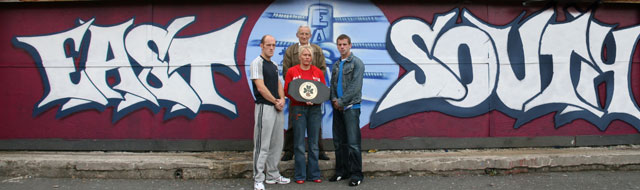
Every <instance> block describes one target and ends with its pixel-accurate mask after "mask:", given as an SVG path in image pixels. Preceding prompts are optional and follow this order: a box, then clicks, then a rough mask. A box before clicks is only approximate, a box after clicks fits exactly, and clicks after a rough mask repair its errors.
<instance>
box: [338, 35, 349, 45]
mask: <svg viewBox="0 0 640 190" xmlns="http://www.w3.org/2000/svg"><path fill="white" fill-rule="evenodd" d="M344 39H347V42H349V44H351V38H349V36H347V35H346V34H340V36H338V39H336V43H338V40H344Z"/></svg>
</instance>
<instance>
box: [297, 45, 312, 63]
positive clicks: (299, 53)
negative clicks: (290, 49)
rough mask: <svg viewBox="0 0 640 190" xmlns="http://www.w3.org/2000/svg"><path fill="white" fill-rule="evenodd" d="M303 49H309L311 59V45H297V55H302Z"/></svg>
mask: <svg viewBox="0 0 640 190" xmlns="http://www.w3.org/2000/svg"><path fill="white" fill-rule="evenodd" d="M305 49H306V50H309V53H311V59H313V48H311V45H309V44H307V45H303V46H300V47H298V55H299V56H302V50H305Z"/></svg>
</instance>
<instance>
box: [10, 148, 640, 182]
mask: <svg viewBox="0 0 640 190" xmlns="http://www.w3.org/2000/svg"><path fill="white" fill-rule="evenodd" d="M328 153H329V154H328V155H329V156H330V157H331V160H329V161H321V162H320V169H321V170H322V172H323V176H325V177H328V176H331V175H333V165H334V162H333V161H334V157H333V154H332V152H328ZM251 158H252V156H251V152H246V151H243V152H233V151H223V152H162V153H157V152H145V153H134V152H33V151H27V152H21V151H0V176H16V177H17V176H32V177H61V178H124V179H170V178H183V179H210V178H249V177H250V176H251V173H252V171H251V168H252V165H251V164H252V161H251ZM363 170H364V172H365V175H367V176H389V175H432V174H436V175H451V174H477V173H483V174H490V175H499V174H508V173H521V172H540V171H577V170H640V145H620V146H611V147H580V148H517V149H460V150H423V151H375V150H369V151H367V152H363ZM280 171H282V172H283V174H284V175H285V176H292V174H293V161H286V162H280Z"/></svg>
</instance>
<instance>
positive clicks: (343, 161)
mask: <svg viewBox="0 0 640 190" xmlns="http://www.w3.org/2000/svg"><path fill="white" fill-rule="evenodd" d="M361 144H362V143H361V137H360V109H359V108H358V109H348V110H345V111H340V110H337V109H333V146H335V149H336V175H339V176H342V177H348V176H351V179H357V180H362V179H363V176H362V153H361V152H360V149H361V146H360V145H361Z"/></svg>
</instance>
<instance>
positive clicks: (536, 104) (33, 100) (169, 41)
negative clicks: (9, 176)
mask: <svg viewBox="0 0 640 190" xmlns="http://www.w3.org/2000/svg"><path fill="white" fill-rule="evenodd" d="M638 8H639V6H638V4H606V3H605V4H566V3H553V4H548V3H544V2H539V3H537V4H524V5H523V3H522V2H500V1H498V2H494V1H487V2H484V1H483V2H473V3H471V2H469V3H447V2H442V3H438V2H432V3H418V2H413V1H410V2H402V1H400V2H393V3H391V2H386V1H385V2H370V1H273V2H252V3H232V2H216V3H204V2H192V3H186V4H185V3H183V4H172V3H169V2H144V3H143V2H134V3H131V2H129V3H127V2H102V1H99V2H57V3H3V6H2V7H1V8H0V10H1V11H0V17H1V18H2V23H0V25H2V28H3V30H2V31H0V49H1V50H2V51H0V58H1V59H0V60H1V62H0V76H1V77H2V80H0V83H1V85H2V87H3V88H5V90H4V91H3V93H2V94H0V101H1V102H2V105H4V107H3V109H2V111H0V112H2V113H1V114H0V115H2V117H3V118H2V121H3V124H2V125H0V131H1V132H0V141H3V140H4V141H7V140H16V139H17V140H20V139H22V140H29V139H65V140H74V139H75V140H78V139H80V140H82V139H94V140H118V139H136V140H169V141H180V140H231V141H235V140H237V141H247V140H251V138H252V134H253V131H252V130H253V122H254V121H253V114H254V110H253V109H254V106H253V101H254V99H253V95H252V94H253V93H254V92H252V88H251V81H250V80H249V77H250V76H248V73H249V72H248V70H249V63H250V61H251V60H253V59H254V58H255V57H257V56H258V55H259V54H260V47H259V43H260V38H261V37H262V36H263V35H265V34H271V35H273V36H274V37H275V38H276V40H277V43H276V46H277V47H276V53H275V55H274V57H272V60H273V61H274V62H275V63H277V64H279V67H280V69H282V66H281V64H282V59H283V55H284V51H285V49H286V48H287V47H288V46H290V45H292V44H295V43H298V39H297V38H296V35H295V33H296V31H297V28H298V27H299V26H302V25H305V26H309V27H310V28H311V33H312V35H311V43H314V44H318V45H319V46H320V47H321V48H322V49H323V53H324V56H325V59H326V62H327V64H328V65H327V66H328V68H327V72H328V73H330V68H331V67H332V66H333V64H332V63H334V62H335V61H336V60H338V59H339V56H340V54H339V52H338V50H337V48H336V44H335V38H336V37H337V36H338V35H339V34H347V35H349V36H350V37H351V39H352V46H353V48H352V53H353V54H354V55H356V56H358V57H360V58H361V59H362V60H363V62H364V63H365V74H364V83H363V93H362V95H363V97H362V99H363V102H362V107H361V113H362V114H361V117H360V126H361V131H362V136H363V138H364V139H373V140H375V139H406V138H414V137H416V138H433V137H445V138H454V139H465V138H489V139H490V138H495V137H534V138H535V137H549V136H589V135H596V136H615V135H636V134H638V132H639V131H640V107H639V106H638V99H639V98H640V73H639V71H640V67H639V66H638V63H640V53H639V52H636V49H637V48H639V47H640V45H639V44H638V41H639V38H640V9H638ZM329 76H330V74H328V76H326V80H327V81H329ZM331 118H332V110H331V105H330V104H329V103H328V102H327V103H325V105H324V106H323V124H322V126H323V127H322V130H323V131H322V132H323V137H324V138H331ZM285 126H286V125H285ZM35 146H37V145H35Z"/></svg>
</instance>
